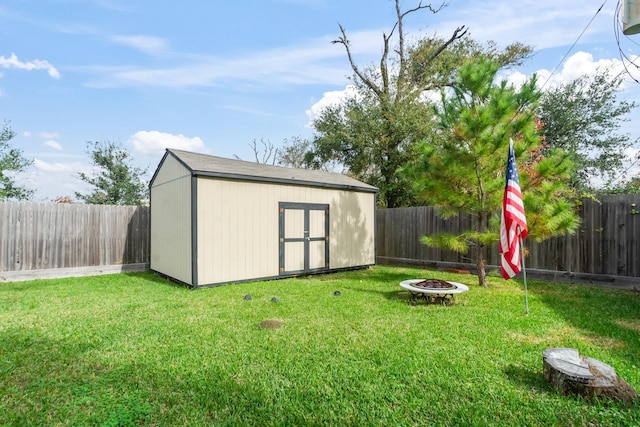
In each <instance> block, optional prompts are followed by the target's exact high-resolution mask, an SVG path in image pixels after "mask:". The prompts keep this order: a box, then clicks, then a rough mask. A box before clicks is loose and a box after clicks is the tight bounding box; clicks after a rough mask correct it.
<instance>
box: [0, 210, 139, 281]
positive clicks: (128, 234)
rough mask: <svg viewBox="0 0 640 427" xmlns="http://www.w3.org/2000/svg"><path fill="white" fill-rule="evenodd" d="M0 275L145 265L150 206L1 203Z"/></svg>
mask: <svg viewBox="0 0 640 427" xmlns="http://www.w3.org/2000/svg"><path fill="white" fill-rule="evenodd" d="M0 221H1V222H0V272H3V271H20V270H41V269H59V268H70V267H87V266H108V265H114V264H134V263H148V262H149V256H150V249H149V242H150V240H149V207H146V206H106V205H82V204H55V203H18V202H0Z"/></svg>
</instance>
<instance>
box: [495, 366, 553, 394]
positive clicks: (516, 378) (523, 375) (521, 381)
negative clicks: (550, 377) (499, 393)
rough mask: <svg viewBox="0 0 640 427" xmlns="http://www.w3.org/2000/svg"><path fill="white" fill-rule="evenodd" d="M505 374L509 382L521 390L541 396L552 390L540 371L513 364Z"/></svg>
mask: <svg viewBox="0 0 640 427" xmlns="http://www.w3.org/2000/svg"><path fill="white" fill-rule="evenodd" d="M504 373H505V375H506V376H507V379H508V380H509V381H511V382H512V383H514V384H516V385H518V386H519V387H521V388H525V389H527V390H530V391H534V392H536V393H540V394H541V393H545V392H548V391H549V390H550V389H549V385H548V384H547V382H546V380H545V378H544V375H543V374H542V372H541V371H540V370H531V369H527V368H525V367H523V366H516V365H514V364H511V365H508V366H507V368H506V369H505V370H504Z"/></svg>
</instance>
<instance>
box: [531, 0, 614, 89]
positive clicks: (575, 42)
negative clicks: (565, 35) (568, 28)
mask: <svg viewBox="0 0 640 427" xmlns="http://www.w3.org/2000/svg"><path fill="white" fill-rule="evenodd" d="M618 1H620V0H618ZM606 3H607V0H604V2H602V4H601V5H600V7H599V8H598V10H597V11H596V13H595V14H594V15H593V16H592V17H591V20H590V21H589V23H587V25H586V26H585V27H584V29H583V30H582V32H581V33H580V35H579V36H578V38H577V39H576V40H575V41H574V42H573V44H572V45H571V47H569V49H568V50H567V52H566V53H565V54H564V56H563V57H562V59H561V60H560V62H559V63H558V65H556V67H555V68H554V69H553V71H551V74H549V77H547V80H546V81H545V82H544V84H543V85H542V86H541V87H540V90H542V89H544V87H545V86H546V85H547V83H549V80H551V77H553V75H554V74H555V73H556V71H558V68H559V67H560V66H561V65H562V64H563V63H564V61H565V59H567V56H569V53H571V51H572V50H573V48H574V47H575V46H576V44H578V42H579V41H580V39H581V38H582V36H583V35H584V33H585V32H586V31H587V29H589V27H590V26H591V23H593V21H594V20H595V19H596V17H597V16H598V14H599V13H600V11H601V10H602V8H603V7H604V5H605V4H606Z"/></svg>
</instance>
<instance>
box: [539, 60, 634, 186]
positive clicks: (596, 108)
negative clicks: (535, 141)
mask: <svg viewBox="0 0 640 427" xmlns="http://www.w3.org/2000/svg"><path fill="white" fill-rule="evenodd" d="M611 76H612V71H611V70H610V69H609V68H606V67H605V68H601V69H599V70H598V72H597V73H596V74H595V75H593V76H589V75H583V76H581V77H579V78H577V79H576V80H573V81H571V82H569V83H566V84H564V85H561V86H559V87H557V88H555V89H551V90H548V91H547V92H545V93H544V94H543V95H542V98H541V100H540V113H539V114H540V119H541V121H542V122H543V124H544V127H543V129H542V133H543V135H544V137H545V139H546V141H547V143H548V144H549V147H551V148H563V149H564V150H566V151H568V152H569V153H570V154H571V157H572V160H573V162H574V163H575V173H574V174H573V175H572V176H571V177H570V178H569V182H570V184H571V186H572V187H574V188H575V189H577V190H578V191H580V192H587V193H589V192H594V191H596V190H597V188H596V187H595V186H594V184H593V182H594V181H593V179H594V178H596V177H599V178H602V179H603V180H604V186H608V185H610V184H611V181H612V180H613V179H614V178H615V176H616V174H617V173H618V172H619V171H620V170H621V169H622V167H623V163H624V160H625V154H624V150H625V149H626V148H628V147H630V146H631V145H633V144H636V143H637V142H638V139H636V140H635V141H631V140H630V136H629V134H625V133H619V132H618V130H619V129H620V127H621V126H622V124H623V123H624V122H626V121H628V119H627V118H626V116H627V115H628V114H629V113H630V112H631V110H632V109H633V108H635V107H636V103H635V102H630V101H626V100H624V99H620V98H619V96H618V95H620V93H621V92H620V87H621V85H622V83H623V75H622V74H618V75H617V76H615V77H611Z"/></svg>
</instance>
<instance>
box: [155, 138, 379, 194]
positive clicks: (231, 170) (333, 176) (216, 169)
mask: <svg viewBox="0 0 640 427" xmlns="http://www.w3.org/2000/svg"><path fill="white" fill-rule="evenodd" d="M169 154H171V155H172V156H174V157H175V158H176V159H177V160H178V161H179V162H181V163H182V164H183V165H184V166H185V167H186V168H187V169H189V171H191V174H192V175H194V176H210V177H218V178H226V179H238V180H244V181H258V182H260V181H261V182H274V183H281V184H293V185H305V186H312V187H326V188H342V189H351V190H359V191H366V192H371V193H375V192H377V191H378V189H377V188H376V187H374V186H372V185H369V184H366V183H364V182H362V181H358V180H357V179H354V178H351V177H349V176H347V175H343V174H341V173H335V172H324V171H319V170H312V169H296V168H287V167H282V166H271V165H265V164H261V163H255V162H246V161H243V160H233V159H226V158H224V157H216V156H210V155H207V154H200V153H193V152H190V151H183V150H175V149H167V152H166V153H165V157H166V156H167V155H169ZM162 160H163V161H164V158H163V159H162ZM160 164H161V165H162V162H160ZM158 168H159V167H158ZM156 173H157V171H156ZM154 178H155V176H154ZM152 181H153V179H152Z"/></svg>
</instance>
